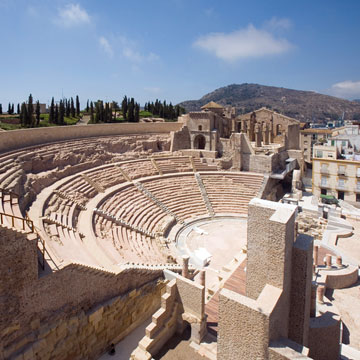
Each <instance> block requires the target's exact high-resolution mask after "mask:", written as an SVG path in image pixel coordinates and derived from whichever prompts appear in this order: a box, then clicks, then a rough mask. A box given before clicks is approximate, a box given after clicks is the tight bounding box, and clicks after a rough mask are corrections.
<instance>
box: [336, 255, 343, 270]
mask: <svg viewBox="0 0 360 360" xmlns="http://www.w3.org/2000/svg"><path fill="white" fill-rule="evenodd" d="M336 266H337V267H338V268H342V267H343V263H342V257H341V256H337V257H336Z"/></svg>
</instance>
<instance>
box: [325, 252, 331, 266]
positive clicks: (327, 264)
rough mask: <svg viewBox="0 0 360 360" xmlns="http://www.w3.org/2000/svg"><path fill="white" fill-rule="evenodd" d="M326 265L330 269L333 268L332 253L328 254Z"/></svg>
mask: <svg viewBox="0 0 360 360" xmlns="http://www.w3.org/2000/svg"><path fill="white" fill-rule="evenodd" d="M325 265H326V267H327V268H328V269H331V255H330V254H326V259H325Z"/></svg>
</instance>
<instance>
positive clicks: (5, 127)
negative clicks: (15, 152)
mask: <svg viewBox="0 0 360 360" xmlns="http://www.w3.org/2000/svg"><path fill="white" fill-rule="evenodd" d="M20 128H21V124H7V123H2V122H0V129H3V130H18V129H20Z"/></svg>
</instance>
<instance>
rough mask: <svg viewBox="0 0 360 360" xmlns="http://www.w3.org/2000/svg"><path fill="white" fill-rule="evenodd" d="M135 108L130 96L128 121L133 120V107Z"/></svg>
mask: <svg viewBox="0 0 360 360" xmlns="http://www.w3.org/2000/svg"><path fill="white" fill-rule="evenodd" d="M134 108H135V102H134V98H131V100H130V101H129V104H128V111H127V120H128V121H129V122H134V120H135V117H134V110H135V109H134Z"/></svg>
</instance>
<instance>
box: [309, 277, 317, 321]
mask: <svg viewBox="0 0 360 360" xmlns="http://www.w3.org/2000/svg"><path fill="white" fill-rule="evenodd" d="M316 291H317V285H316V284H315V283H312V284H311V301H310V317H315V316H316Z"/></svg>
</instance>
